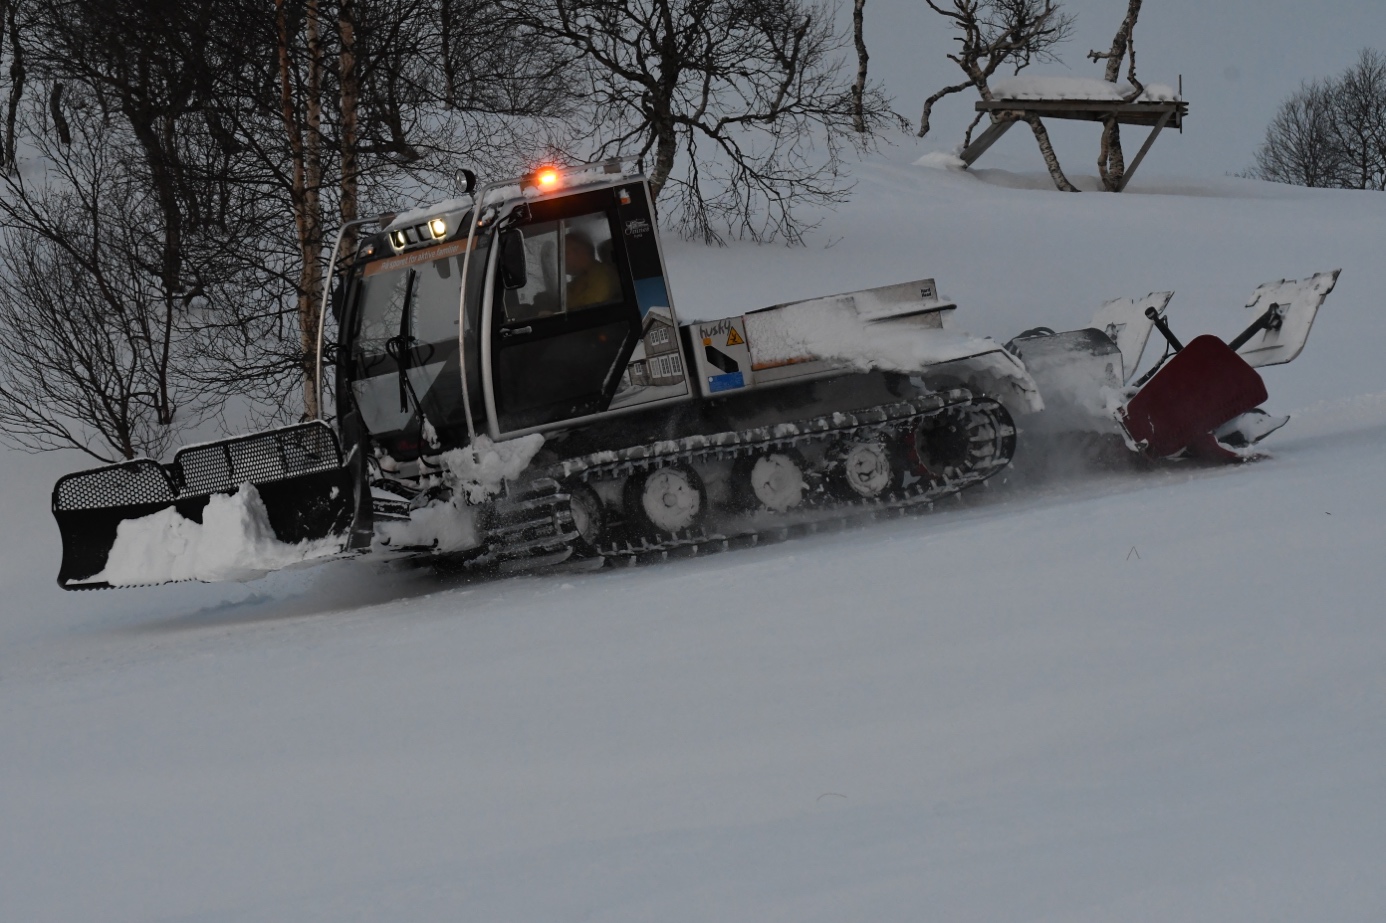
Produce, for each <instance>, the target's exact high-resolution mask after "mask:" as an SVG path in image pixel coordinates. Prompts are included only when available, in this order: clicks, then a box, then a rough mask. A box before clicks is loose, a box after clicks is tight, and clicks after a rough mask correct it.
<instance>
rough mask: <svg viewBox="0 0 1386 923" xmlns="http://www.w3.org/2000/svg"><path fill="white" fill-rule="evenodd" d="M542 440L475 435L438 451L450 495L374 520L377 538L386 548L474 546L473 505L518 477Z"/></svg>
mask: <svg viewBox="0 0 1386 923" xmlns="http://www.w3.org/2000/svg"><path fill="white" fill-rule="evenodd" d="M543 445H544V437H543V436H542V435H540V434H538V433H534V434H532V435H529V436H522V437H520V438H519V439H510V440H507V441H505V442H492V441H491V439H490V438H489V437H487V436H478V437H477V438H476V441H475V442H474V443H472V444H471V445H470V446H468V447H467V448H465V449H453V450H451V451H449V452H445V453H443V455H442V461H443V464H444V466H445V469H444V473H443V483H444V485H445V486H447V487H448V488H449V489H450V490H449V493H450V497H449V499H448V500H446V501H438V502H435V503H431V504H429V505H427V506H423V507H420V508H419V509H416V510H412V511H410V513H409V521H408V522H381V523H377V524H376V530H375V531H376V538H377V541H378V542H379V544H380V545H383V546H385V547H391V548H401V547H410V548H420V547H422V548H432V549H434V550H435V551H439V552H458V551H467V550H469V549H471V548H475V547H477V546H478V545H480V544H481V530H480V529H478V528H477V523H476V509H475V504H479V503H483V502H485V501H486V500H488V499H490V498H491V497H495V496H497V495H499V494H500V492H501V490H502V489H503V488H504V486H505V482H506V481H513V480H515V479H516V478H518V477H519V476H520V475H521V474H522V473H523V472H524V470H525V469H526V468H528V467H529V463H530V462H531V461H533V459H534V456H535V454H536V453H537V452H538V451H539V449H540V448H541V447H542V446H543Z"/></svg>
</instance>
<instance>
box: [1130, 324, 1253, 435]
mask: <svg viewBox="0 0 1386 923" xmlns="http://www.w3.org/2000/svg"><path fill="white" fill-rule="evenodd" d="M1266 396H1267V395H1266V383H1265V382H1263V381H1262V380H1261V376H1260V375H1258V374H1257V373H1256V370H1255V369H1253V368H1252V367H1251V366H1249V365H1247V364H1246V361H1245V360H1244V359H1242V357H1241V356H1238V355H1237V354H1236V353H1234V352H1233V351H1232V350H1231V349H1229V348H1228V346H1227V344H1226V343H1224V342H1223V341H1222V340H1219V339H1218V338H1217V337H1215V336H1208V335H1206V334H1205V335H1204V336H1201V337H1197V338H1195V339H1194V340H1193V341H1192V342H1190V343H1189V344H1188V345H1187V346H1185V347H1184V348H1183V349H1182V350H1180V351H1179V352H1178V353H1176V354H1175V355H1174V357H1173V358H1171V359H1170V360H1169V361H1168V362H1166V363H1165V366H1164V368H1162V369H1160V371H1159V372H1157V373H1156V374H1155V377H1154V378H1152V379H1150V381H1148V382H1146V384H1145V387H1143V388H1141V390H1140V391H1139V392H1138V393H1137V394H1136V396H1135V397H1133V398H1131V400H1130V402H1129V403H1127V405H1126V407H1125V409H1124V412H1123V416H1124V420H1123V421H1122V422H1123V423H1124V424H1125V426H1126V431H1127V432H1128V433H1130V434H1131V438H1132V439H1135V440H1136V441H1137V442H1144V443H1146V450H1145V451H1146V454H1147V455H1150V456H1152V457H1154V458H1164V457H1166V456H1169V455H1174V454H1175V453H1177V452H1179V451H1180V450H1182V449H1184V448H1185V447H1187V446H1188V445H1189V444H1190V443H1193V442H1196V441H1199V440H1200V439H1202V438H1204V437H1206V436H1208V434H1209V433H1211V432H1212V431H1213V430H1215V429H1217V428H1218V427H1219V426H1221V425H1222V424H1224V423H1226V422H1227V421H1228V420H1230V419H1232V418H1233V417H1235V416H1237V415H1239V414H1243V413H1246V412H1247V411H1248V410H1252V409H1254V408H1256V407H1258V406H1260V405H1261V404H1262V403H1263V402H1264V401H1265V399H1266Z"/></svg>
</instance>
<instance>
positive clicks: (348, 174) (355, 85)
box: [337, 0, 447, 253]
mask: <svg viewBox="0 0 1386 923" xmlns="http://www.w3.org/2000/svg"><path fill="white" fill-rule="evenodd" d="M443 6H444V8H446V7H447V3H446V2H445V3H444V4H443ZM337 34H338V36H339V38H340V40H341V43H342V47H341V56H340V59H339V61H338V70H339V71H340V73H341V110H342V128H341V145H340V153H341V156H342V179H341V185H342V189H341V198H340V200H339V204H338V212H339V214H340V216H341V222H342V224H344V225H345V224H347V223H348V222H351V221H355V220H356V217H357V213H358V209H359V197H360V179H359V177H358V175H357V169H358V168H357V165H356V148H357V145H358V143H359V142H358V139H357V108H358V106H359V103H360V99H361V85H360V78H359V77H358V75H357V73H356V10H355V8H354V2H353V0H341V6H340V7H339V9H338V14H337ZM355 240H356V235H355V233H350V234H349V235H347V236H344V237H343V238H342V251H343V252H344V253H352V252H354V251H355V249H356V248H355Z"/></svg>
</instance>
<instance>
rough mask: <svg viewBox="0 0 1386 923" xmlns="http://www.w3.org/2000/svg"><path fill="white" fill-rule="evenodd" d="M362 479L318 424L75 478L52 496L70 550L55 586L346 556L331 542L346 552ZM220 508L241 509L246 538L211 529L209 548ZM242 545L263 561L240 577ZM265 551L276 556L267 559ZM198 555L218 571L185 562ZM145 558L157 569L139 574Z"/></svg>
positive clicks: (150, 580) (194, 575)
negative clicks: (117, 553)
mask: <svg viewBox="0 0 1386 923" xmlns="http://www.w3.org/2000/svg"><path fill="white" fill-rule="evenodd" d="M354 480H355V479H354V477H353V475H352V473H351V470H350V468H349V467H348V466H346V465H344V464H343V459H342V451H341V447H340V446H339V444H338V442H337V437H336V435H335V434H334V433H333V432H332V429H331V428H330V427H328V426H327V425H326V424H325V423H320V422H312V423H303V424H299V425H297V426H290V427H286V428H284V429H278V430H272V431H269V432H264V433H256V434H254V435H251V436H241V437H237V438H235V439H227V440H224V441H221V442H211V443H206V444H203V445H197V446H191V447H188V448H185V449H183V450H182V451H180V452H179V453H178V454H177V455H176V456H175V457H174V460H173V462H172V463H171V464H168V465H161V464H159V463H158V462H155V461H151V460H149V459H140V460H136V461H131V462H125V463H123V464H118V465H107V466H106V467H103V468H95V469H92V470H90V471H80V472H77V473H76V474H69V475H67V476H66V477H63V478H62V479H60V480H59V481H58V483H57V484H56V485H55V486H54V488H53V517H54V519H56V520H57V523H58V530H59V532H61V533H62V540H63V560H62V566H61V567H60V569H59V571H58V585H59V586H61V587H63V589H69V590H81V589H99V588H105V587H110V586H135V585H147V584H154V583H166V582H170V581H172V580H186V579H204V580H205V579H234V578H235V577H238V576H239V577H244V576H246V575H247V574H248V571H252V570H255V569H256V566H257V565H258V567H259V569H260V570H261V572H263V571H264V570H272V569H275V568H274V566H266V563H265V562H266V561H267V560H271V561H272V560H282V561H284V562H285V563H289V562H291V561H292V559H293V558H294V555H295V552H296V550H302V551H303V553H304V555H305V556H307V555H311V556H314V557H316V556H321V555H323V554H329V553H331V552H332V551H333V550H342V549H341V547H336V546H337V544H338V543H337V542H336V541H335V539H338V538H342V539H343V541H342V542H341V543H340V544H341V545H344V544H345V540H344V536H345V535H346V533H347V531H348V530H349V528H350V525H351V521H352V515H353V512H354V505H355V494H356V491H355V489H354ZM247 486H248V487H249V488H252V489H249V490H248V489H247ZM214 498H216V499H218V501H219V502H221V503H222V504H223V505H224V504H226V503H228V502H230V501H232V500H236V501H239V502H240V503H241V507H242V509H241V510H240V520H236V519H235V518H234V517H232V518H231V519H230V520H228V521H230V522H232V524H233V525H234V524H236V523H238V522H239V523H243V528H242V529H241V530H240V533H243V534H239V533H238V534H232V533H234V532H235V530H234V529H230V530H223V531H221V532H218V533H217V534H215V535H213V534H210V531H209V534H207V535H206V536H205V538H206V541H205V542H204V541H201V539H202V538H203V536H202V534H201V532H202V527H203V525H204V513H205V512H206V511H207V509H208V507H209V505H211V504H212V502H213V500H214ZM223 518H224V519H225V518H226V517H223ZM161 538H162V539H167V540H166V541H163V542H161V541H160V539H161ZM237 541H241V542H242V544H246V545H247V546H248V545H255V546H256V548H258V549H260V552H261V553H259V554H258V556H257V555H249V556H250V557H254V558H255V560H253V561H249V562H243V563H245V567H243V568H241V569H237V568H238V563H237V561H236V560H235V558H236V555H237V554H238V553H239V552H238V548H237V547H236V543H237ZM122 543H123V545H124V551H125V552H127V553H125V554H123V555H122V556H121V560H122V561H123V562H124V563H123V564H122V566H120V567H118V568H117V570H118V571H119V573H118V574H112V573H108V571H110V570H111V569H112V565H113V563H114V562H113V555H112V552H113V551H114V550H116V549H117V546H118V545H120V544H122ZM151 545H152V546H160V547H151ZM310 546H311V547H310ZM265 548H270V549H271V550H278V551H279V552H280V553H279V554H278V556H277V557H275V556H274V555H266V554H264V553H263V549H265ZM197 555H202V556H204V557H210V558H214V559H216V561H217V563H218V566H219V567H220V571H217V568H215V567H212V568H202V569H199V567H198V566H197V565H196V562H193V561H190V560H180V557H181V558H183V559H187V558H191V557H193V556H197ZM141 556H143V558H144V559H146V560H148V561H150V562H151V563H150V564H149V565H148V566H147V567H144V568H143V569H141V567H139V566H135V565H137V564H138V563H139V559H140V558H141ZM132 559H133V560H134V561H135V564H131V560H132ZM279 566H284V564H280V565H279ZM217 573H225V574H226V575H227V576H226V577H219V576H217V575H216V574H217ZM208 574H212V576H208Z"/></svg>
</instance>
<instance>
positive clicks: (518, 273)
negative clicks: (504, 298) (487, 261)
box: [500, 228, 529, 290]
mask: <svg viewBox="0 0 1386 923" xmlns="http://www.w3.org/2000/svg"><path fill="white" fill-rule="evenodd" d="M500 281H501V285H503V286H505V287H506V288H507V289H512V290H513V289H517V288H524V287H525V283H526V282H528V281H529V271H528V269H527V267H526V265H525V235H524V234H522V233H521V232H520V229H519V228H508V229H506V230H504V231H501V233H500Z"/></svg>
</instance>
